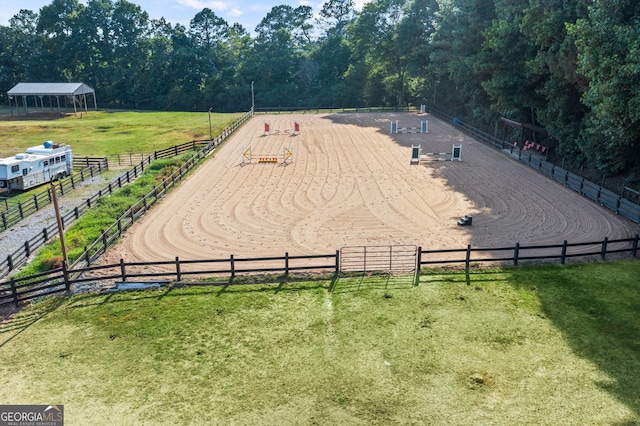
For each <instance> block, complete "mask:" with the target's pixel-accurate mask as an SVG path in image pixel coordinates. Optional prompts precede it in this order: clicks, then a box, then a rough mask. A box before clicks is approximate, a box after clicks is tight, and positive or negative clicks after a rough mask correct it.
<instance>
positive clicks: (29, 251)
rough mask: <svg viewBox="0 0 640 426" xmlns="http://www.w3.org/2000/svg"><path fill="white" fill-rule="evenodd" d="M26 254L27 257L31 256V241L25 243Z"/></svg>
mask: <svg viewBox="0 0 640 426" xmlns="http://www.w3.org/2000/svg"><path fill="white" fill-rule="evenodd" d="M24 253H25V255H26V256H27V257H29V256H31V250H29V241H25V242H24Z"/></svg>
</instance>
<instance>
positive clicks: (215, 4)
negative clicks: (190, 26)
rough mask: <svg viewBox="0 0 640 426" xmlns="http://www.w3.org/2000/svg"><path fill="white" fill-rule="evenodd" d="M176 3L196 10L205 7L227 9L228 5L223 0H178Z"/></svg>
mask: <svg viewBox="0 0 640 426" xmlns="http://www.w3.org/2000/svg"><path fill="white" fill-rule="evenodd" d="M178 4H181V5H183V6H186V7H190V8H192V9H196V10H202V9H204V8H205V7H207V8H209V9H211V10H219V11H220V10H227V9H228V6H227V4H226V3H225V2H223V1H203V0H178Z"/></svg>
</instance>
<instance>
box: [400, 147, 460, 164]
mask: <svg viewBox="0 0 640 426" xmlns="http://www.w3.org/2000/svg"><path fill="white" fill-rule="evenodd" d="M445 155H450V156H451V157H450V158H439V157H438V156H445ZM422 156H426V157H427V158H422ZM428 157H436V158H428ZM421 161H462V145H453V146H452V147H451V152H422V146H420V145H411V164H414V163H415V164H420V162H421Z"/></svg>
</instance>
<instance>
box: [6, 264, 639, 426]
mask: <svg viewBox="0 0 640 426" xmlns="http://www.w3.org/2000/svg"><path fill="white" fill-rule="evenodd" d="M639 278H640V262H638V261H623V262H612V263H593V264H586V265H571V266H535V267H521V268H515V269H501V270H478V271H473V272H472V273H471V274H470V275H469V276H468V277H467V276H465V274H464V272H443V271H436V272H433V273H429V274H424V275H422V276H421V277H420V280H419V284H418V285H417V286H413V285H412V277H402V276H400V277H391V278H389V277H385V276H379V277H375V276H374V277H366V278H364V277H349V278H344V277H341V278H339V279H337V280H335V281H330V280H318V281H307V282H289V283H274V284H262V285H255V284H254V285H234V286H226V287H193V288H163V289H158V290H150V291H137V292H122V293H110V294H100V295H98V294H93V295H86V294H85V295H76V296H72V297H68V298H51V299H47V300H43V301H40V302H39V303H37V304H34V305H33V306H32V307H29V308H28V309H25V310H23V311H21V312H20V313H19V314H17V315H16V316H15V317H13V318H12V319H11V320H9V321H7V322H5V323H3V324H2V325H1V326H0V377H2V386H1V387H0V403H2V404H64V406H65V417H66V418H65V420H66V423H65V424H68V425H89V424H91V425H97V424H114V425H133V424H136V425H138V424H150V425H165V424H166V425H176V424H180V425H182V424H221V425H227V424H239V425H240V424H241V425H247V424H255V425H276V424H277V425H313V424H319V425H338V424H339V425H371V424H374V425H394V424H416V425H422V424H456V425H457V424H480V425H484V424H503V425H513V424H547V425H560V424H562V425H567V424H580V425H599V424H602V425H610V424H629V425H630V424H638V423H640V382H639V381H638V380H637V378H638V377H640V318H639V316H638V312H640V292H639V290H638V285H639V283H640V279H639Z"/></svg>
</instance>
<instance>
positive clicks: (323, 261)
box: [0, 234, 640, 306]
mask: <svg viewBox="0 0 640 426" xmlns="http://www.w3.org/2000/svg"><path fill="white" fill-rule="evenodd" d="M106 238H107V239H108V237H106ZM638 242H640V236H639V235H637V234H636V235H635V236H634V237H632V238H625V239H616V240H609V239H608V238H605V239H604V240H602V241H595V242H585V243H571V244H570V243H568V242H567V241H564V242H563V243H562V244H554V245H538V246H536V245H531V246H526V245H520V244H519V243H516V244H515V246H512V247H494V248H473V247H471V246H467V247H466V248H463V249H444V250H423V249H422V248H419V249H418V256H417V259H416V262H417V266H418V267H417V273H418V274H420V273H421V272H422V273H424V272H425V271H424V270H423V267H426V266H436V265H438V266H442V265H447V264H458V265H463V266H464V268H465V270H466V271H469V269H470V267H471V265H472V264H487V263H490V264H503V265H504V264H505V263H510V264H512V265H514V266H517V265H520V264H521V263H522V262H523V261H541V260H542V261H550V260H554V261H558V262H560V263H561V264H564V263H565V262H566V261H567V259H569V258H578V257H581V258H586V259H591V258H593V257H594V256H596V257H599V258H600V259H601V260H606V258H607V256H608V255H611V254H614V253H615V254H626V255H627V256H625V257H631V258H635V257H637V254H638ZM294 271H295V272H303V271H306V272H314V273H322V271H327V272H330V273H331V274H332V275H333V276H338V275H339V274H340V272H341V271H340V250H336V252H335V253H331V254H319V255H311V256H291V255H289V253H285V255H284V256H278V257H257V258H238V257H235V256H233V255H231V256H229V257H228V258H226V259H209V260H180V259H179V258H178V257H176V258H175V259H174V260H165V261H158V262H125V261H124V259H121V260H120V262H119V263H115V264H110V265H99V266H83V267H81V266H74V267H72V268H67V267H66V265H63V267H62V268H59V269H55V270H52V271H50V272H46V273H42V274H38V275H33V276H29V277H20V278H11V279H9V280H6V281H2V282H0V306H2V305H6V304H15V305H16V306H18V305H20V303H22V302H24V301H28V300H30V299H33V298H36V297H41V296H45V295H49V294H60V293H64V292H68V291H70V290H72V289H73V287H74V286H75V285H78V284H81V283H86V282H96V281H112V280H115V281H117V282H123V283H126V282H133V283H135V282H160V281H170V282H179V283H189V282H190V283H191V284H193V285H220V284H221V283H222V284H234V279H236V278H237V277H239V276H251V275H256V274H281V275H280V277H279V278H278V279H277V280H275V281H278V282H280V281H282V280H283V279H286V278H288V277H289V274H290V273H292V272H294ZM349 272H354V271H353V270H351V269H350V270H349ZM381 272H388V271H381ZM204 276H206V277H207V278H210V277H212V278H216V280H215V281H204V280H194V279H193V278H194V277H204ZM190 278H191V281H190V280H189V279H190ZM140 279H143V280H140ZM220 279H222V280H223V281H221V280H220ZM132 280H133V281H132ZM136 280H139V281H136ZM416 282H417V280H416ZM236 283H237V282H236Z"/></svg>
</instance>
